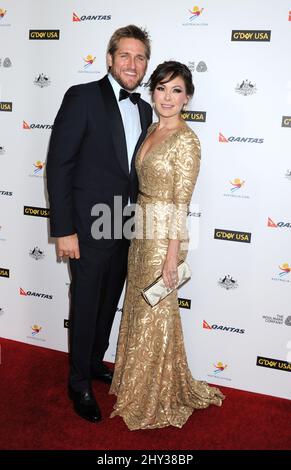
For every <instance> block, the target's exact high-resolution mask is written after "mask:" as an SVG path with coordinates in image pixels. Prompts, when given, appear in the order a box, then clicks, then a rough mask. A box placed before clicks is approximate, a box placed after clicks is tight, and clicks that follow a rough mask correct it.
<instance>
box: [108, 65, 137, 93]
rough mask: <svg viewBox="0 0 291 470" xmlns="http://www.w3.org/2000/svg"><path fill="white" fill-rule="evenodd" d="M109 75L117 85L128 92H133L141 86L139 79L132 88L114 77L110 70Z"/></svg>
mask: <svg viewBox="0 0 291 470" xmlns="http://www.w3.org/2000/svg"><path fill="white" fill-rule="evenodd" d="M109 73H111V75H112V77H113V78H114V80H116V81H117V83H118V84H119V85H120V86H121V87H122V88H125V89H126V90H128V91H133V90H135V89H136V88H137V87H138V86H139V85H140V84H141V82H142V78H141V79H138V80H137V81H136V82H135V84H134V86H129V85H128V84H126V83H125V82H124V81H123V80H122V78H120V77H116V75H115V74H114V72H112V71H111V70H109Z"/></svg>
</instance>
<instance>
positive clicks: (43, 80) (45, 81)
mask: <svg viewBox="0 0 291 470" xmlns="http://www.w3.org/2000/svg"><path fill="white" fill-rule="evenodd" d="M33 83H34V84H35V86H37V87H39V88H45V87H47V86H49V85H50V84H51V80H50V78H49V77H48V76H47V75H45V74H44V73H40V74H39V75H38V76H37V77H35V79H34V81H33Z"/></svg>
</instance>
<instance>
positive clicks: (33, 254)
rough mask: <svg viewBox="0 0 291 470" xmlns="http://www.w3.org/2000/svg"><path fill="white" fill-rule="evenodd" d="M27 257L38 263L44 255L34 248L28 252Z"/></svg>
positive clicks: (36, 247) (37, 248)
mask: <svg viewBox="0 0 291 470" xmlns="http://www.w3.org/2000/svg"><path fill="white" fill-rule="evenodd" d="M29 256H30V257H31V258H33V259H35V261H38V260H40V259H43V258H44V256H45V255H44V251H43V250H41V249H40V248H39V247H38V246H35V247H34V248H32V249H31V250H29Z"/></svg>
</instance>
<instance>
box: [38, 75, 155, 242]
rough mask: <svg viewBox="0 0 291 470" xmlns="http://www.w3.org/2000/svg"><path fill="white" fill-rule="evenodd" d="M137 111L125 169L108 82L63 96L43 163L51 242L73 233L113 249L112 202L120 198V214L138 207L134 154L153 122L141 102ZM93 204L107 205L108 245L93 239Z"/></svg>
mask: <svg viewBox="0 0 291 470" xmlns="http://www.w3.org/2000/svg"><path fill="white" fill-rule="evenodd" d="M138 108H139V114H140V120H141V128H142V133H141V135H140V138H139V140H138V142H137V145H136V148H135V152H134V155H133V158H132V162H131V168H128V158H127V149H126V140H125V133H124V128H123V124H122V118H121V114H120V111H119V107H118V104H117V102H116V98H115V95H114V92H113V89H112V87H111V84H110V82H109V80H108V78H107V76H105V77H104V78H102V79H101V80H99V81H95V82H91V83H87V84H81V85H76V86H73V87H71V88H70V89H69V90H68V91H67V92H66V94H65V96H64V99H63V102H62V105H61V107H60V110H59V112H58V114H57V116H56V119H55V122H54V126H53V131H52V135H51V139H50V145H49V151H48V158H47V186H48V194H49V201H50V226H51V236H52V237H62V236H66V235H71V234H73V233H77V234H78V237H79V240H81V241H83V242H86V243H90V244H94V245H96V244H98V246H100V244H102V245H103V246H104V245H109V244H112V243H113V241H112V238H113V237H114V236H113V221H114V219H117V218H118V217H120V213H118V214H117V210H115V213H114V196H121V198H122V208H124V207H125V205H127V203H128V199H129V198H130V200H131V202H135V201H136V198H137V192H138V181H137V176H136V171H135V165H134V160H135V154H136V152H137V149H138V147H139V146H140V144H141V143H142V141H143V139H144V138H145V134H146V131H147V128H148V126H149V125H150V124H151V122H152V110H151V107H150V105H149V104H148V103H146V102H145V101H143V100H142V99H141V100H140V101H139V103H138ZM97 203H98V204H106V205H107V206H108V208H109V209H110V211H111V216H110V219H111V234H110V239H104V238H101V239H100V240H96V239H94V238H93V237H92V234H91V226H92V223H93V222H94V217H92V215H91V210H92V207H93V206H94V205H95V204H97ZM118 212H119V211H118ZM100 214H101V213H100ZM95 219H96V217H95ZM106 236H107V237H108V234H107V235H106Z"/></svg>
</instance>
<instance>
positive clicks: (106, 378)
mask: <svg viewBox="0 0 291 470" xmlns="http://www.w3.org/2000/svg"><path fill="white" fill-rule="evenodd" d="M92 378H93V379H96V380H101V382H105V383H106V384H109V385H110V384H111V382H112V378H113V372H112V370H110V369H108V367H107V366H105V364H101V365H99V366H98V368H97V369H94V370H93V372H92Z"/></svg>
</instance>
